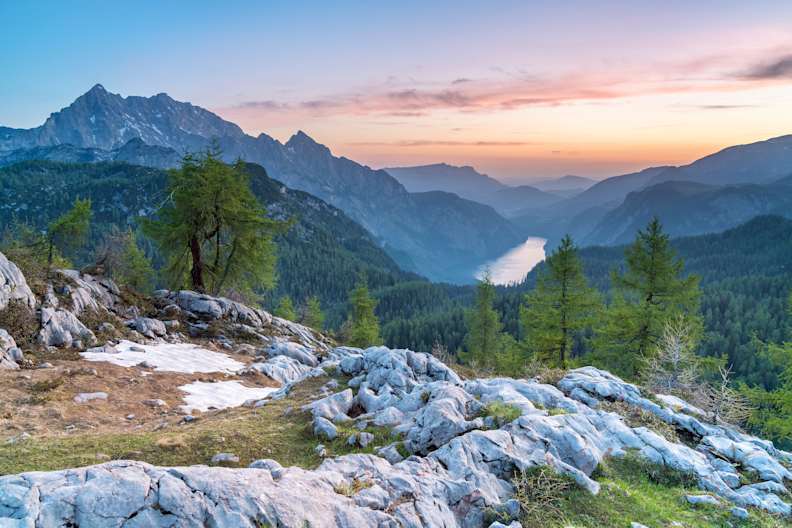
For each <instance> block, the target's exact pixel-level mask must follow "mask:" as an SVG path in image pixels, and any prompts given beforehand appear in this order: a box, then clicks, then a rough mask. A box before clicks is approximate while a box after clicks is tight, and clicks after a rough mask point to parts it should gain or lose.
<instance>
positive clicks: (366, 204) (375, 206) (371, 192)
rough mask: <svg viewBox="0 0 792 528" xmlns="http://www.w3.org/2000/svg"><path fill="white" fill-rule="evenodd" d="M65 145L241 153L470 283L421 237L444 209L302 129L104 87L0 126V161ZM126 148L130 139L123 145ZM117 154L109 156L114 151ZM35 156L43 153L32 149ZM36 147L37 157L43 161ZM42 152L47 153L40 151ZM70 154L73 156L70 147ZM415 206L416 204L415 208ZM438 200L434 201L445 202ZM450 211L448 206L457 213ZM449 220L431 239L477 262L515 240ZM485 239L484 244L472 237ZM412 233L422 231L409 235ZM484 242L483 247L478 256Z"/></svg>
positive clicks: (137, 157) (402, 252) (413, 260)
mask: <svg viewBox="0 0 792 528" xmlns="http://www.w3.org/2000/svg"><path fill="white" fill-rule="evenodd" d="M136 138H139V139H140V140H141V141H142V143H143V144H144V145H148V146H153V147H161V148H163V149H171V150H172V151H173V152H166V151H161V152H158V155H156V156H149V154H150V153H149V152H143V150H144V149H143V148H141V147H140V145H138V147H137V148H130V147H129V142H130V141H131V140H135V139H136ZM67 144H68V145H72V146H73V147H77V148H78V149H90V150H87V151H86V150H84V151H80V153H79V155H81V156H84V157H82V158H79V159H80V160H81V161H84V160H86V159H88V158H90V157H93V158H94V159H92V160H91V161H94V160H96V161H106V160H116V159H127V158H124V157H123V155H121V156H122V157H120V158H119V156H120V154H118V152H121V151H124V150H125V149H126V150H132V151H136V152H128V153H127V154H126V155H127V156H128V159H129V160H130V161H134V162H136V163H144V164H153V165H156V166H167V165H168V164H169V163H171V161H172V160H174V159H176V158H177V157H178V156H180V155H181V154H183V153H185V152H188V151H197V150H200V149H204V148H207V147H208V146H210V145H212V144H216V145H217V146H219V147H220V148H221V149H222V151H223V156H224V158H225V159H226V160H228V161H233V160H236V159H243V160H246V161H249V162H252V163H257V164H259V165H262V166H263V167H265V168H266V169H267V172H268V174H270V175H271V176H272V177H273V178H275V179H277V180H278V181H281V182H283V183H284V184H286V185H287V186H289V187H291V188H293V189H298V190H302V191H306V192H308V193H310V194H313V195H314V196H317V197H319V198H321V199H323V200H325V201H327V202H328V203H330V204H332V205H334V206H336V207H338V208H339V209H341V210H343V211H344V212H345V213H347V215H349V216H350V217H351V218H352V219H353V220H355V221H357V222H358V223H360V224H361V225H362V226H363V227H365V228H366V229H368V230H369V231H370V232H371V233H372V234H373V235H374V236H375V237H376V239H377V241H378V242H379V243H380V245H381V246H382V247H384V248H385V249H386V251H388V252H389V253H390V254H391V255H393V256H394V257H395V258H397V259H399V262H400V264H401V265H402V266H404V267H408V268H410V269H412V270H415V271H420V272H421V273H422V274H425V275H427V276H430V277H432V278H434V279H441V280H459V278H460V277H465V278H466V280H472V276H473V272H474V270H475V267H476V266H471V267H470V268H469V269H465V270H462V269H457V268H456V267H455V266H454V265H453V264H452V263H450V259H449V255H450V254H453V253H454V252H455V249H454V248H448V247H444V246H442V245H440V244H437V243H434V242H431V241H428V238H429V237H427V236H426V235H427V234H428V232H429V231H428V230H429V228H428V225H429V224H432V218H434V217H435V216H437V215H442V214H452V215H453V214H454V213H455V212H454V211H446V210H440V211H425V210H422V209H421V207H419V205H418V204H417V203H416V201H415V200H414V199H413V197H412V196H411V195H410V193H409V192H407V190H406V189H405V188H404V187H403V186H402V185H401V184H400V183H399V182H398V181H397V180H396V179H394V178H393V177H392V176H390V175H389V174H388V173H387V172H385V171H382V170H373V169H371V168H369V167H366V166H364V165H361V164H358V163H356V162H354V161H352V160H349V159H347V158H343V157H336V156H334V155H333V154H332V152H330V150H329V149H328V148H327V147H325V146H324V145H321V144H319V143H317V142H315V141H314V140H313V139H311V138H310V137H308V135H306V134H305V133H303V132H298V133H297V134H295V135H294V136H293V137H292V138H291V139H290V140H289V141H288V142H287V143H285V144H282V143H280V142H279V141H277V140H275V139H273V138H271V137H269V136H267V135H266V134H260V135H259V136H257V137H253V136H249V135H247V134H245V133H244V132H243V131H242V130H241V129H240V128H239V127H238V126H237V125H235V124H233V123H230V122H228V121H224V120H223V119H221V118H220V117H218V116H217V115H215V114H213V113H211V112H209V111H207V110H204V109H202V108H200V107H197V106H194V105H191V104H189V103H183V102H179V101H175V100H174V99H172V98H171V97H169V96H168V95H166V94H158V95H155V96H153V97H136V96H129V97H122V96H120V95H117V94H112V93H110V92H107V91H106V90H105V89H104V88H103V87H102V86H101V85H97V86H95V87H94V88H92V89H91V90H90V91H89V92H87V93H86V94H84V95H82V96H80V97H79V98H78V99H77V100H76V101H75V102H74V103H72V104H71V105H70V106H69V107H67V108H64V109H63V110H61V111H59V112H56V113H54V114H52V115H51V116H50V117H49V118H48V119H47V121H46V122H45V123H44V125H42V126H40V127H38V128H34V129H30V130H19V129H10V128H0V157H3V156H5V157H9V156H11V157H13V159H30V158H31V154H29V153H28V154H26V153H25V152H24V150H30V149H36V148H41V147H45V148H48V149H53V148H55V147H61V146H63V145H67ZM132 146H133V147H134V146H135V144H134V143H133V145H132ZM116 151H118V152H116ZM42 152H43V151H42ZM42 152H40V153H39V155H41V156H44V157H48V156H47V155H45V154H44V153H42ZM49 152H50V153H51V152H52V151H51V150H50V151H49ZM71 155H77V154H75V153H72V154H71ZM50 157H54V158H55V159H70V158H69V157H68V156H66V155H64V154H63V153H60V154H58V155H57V156H56V155H55V154H50ZM423 205H424V206H425V205H426V204H423ZM454 206H455V204H453V203H445V205H444V207H454ZM457 213H458V212H457ZM456 217H457V218H458V219H459V223H457V224H437V223H433V224H432V226H433V227H432V228H433V229H436V230H438V235H439V237H440V238H441V239H455V238H458V237H459V236H461V235H462V234H464V235H465V236H467V237H468V238H469V239H470V240H471V241H473V244H472V245H471V250H470V257H471V258H470V261H477V262H478V263H479V264H480V263H482V262H485V261H487V260H490V259H491V258H494V257H496V256H499V255H500V254H502V253H503V252H505V251H506V250H508V249H510V248H511V247H513V246H514V245H516V244H517V243H519V242H520V238H521V237H520V235H519V234H518V233H517V232H516V230H515V229H514V228H513V226H512V225H511V224H510V223H509V222H507V221H506V220H505V219H502V218H501V219H495V221H497V222H498V223H499V226H500V229H497V230H494V231H492V230H489V229H485V230H480V229H479V220H480V219H477V218H472V217H463V216H462V215H459V214H456ZM485 233H487V236H490V237H491V238H489V239H488V240H486V241H484V240H483V238H482V237H484V236H485ZM416 234H419V235H424V236H416ZM483 248H487V251H489V252H486V253H479V252H478V251H479V250H480V249H483Z"/></svg>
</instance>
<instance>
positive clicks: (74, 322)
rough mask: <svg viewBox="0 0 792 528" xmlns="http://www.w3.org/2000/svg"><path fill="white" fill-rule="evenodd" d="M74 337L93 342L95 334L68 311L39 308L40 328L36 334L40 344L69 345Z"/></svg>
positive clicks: (61, 346) (59, 346) (60, 346)
mask: <svg viewBox="0 0 792 528" xmlns="http://www.w3.org/2000/svg"><path fill="white" fill-rule="evenodd" d="M75 339H82V340H83V341H85V342H87V343H94V342H95V341H96V336H94V334H93V332H91V331H90V330H89V329H88V328H87V327H86V326H85V325H84V324H83V323H82V322H81V321H80V320H79V319H78V318H77V316H76V315H74V313H72V312H70V311H67V310H63V309H53V308H42V309H41V330H39V334H38V340H39V342H40V343H41V344H43V345H45V346H55V347H58V348H63V347H70V346H71V345H72V342H74V340H75Z"/></svg>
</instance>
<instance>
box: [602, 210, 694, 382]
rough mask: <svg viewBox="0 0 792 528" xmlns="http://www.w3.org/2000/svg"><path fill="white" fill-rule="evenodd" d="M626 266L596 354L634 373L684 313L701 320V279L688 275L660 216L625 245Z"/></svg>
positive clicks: (620, 369)
mask: <svg viewBox="0 0 792 528" xmlns="http://www.w3.org/2000/svg"><path fill="white" fill-rule="evenodd" d="M625 261H626V270H625V272H624V273H617V272H614V273H613V274H612V277H611V280H612V283H613V289H614V295H613V301H612V302H611V305H610V306H609V307H608V310H607V312H606V317H605V324H604V325H603V327H601V328H600V329H599V332H598V333H599V335H598V337H597V341H596V344H595V349H594V352H593V354H592V355H591V359H592V360H593V361H594V362H596V363H597V364H599V365H601V366H603V367H605V368H607V369H610V370H611V371H613V372H615V373H617V374H620V375H622V376H626V377H628V378H634V377H635V376H636V375H637V374H638V372H639V370H640V367H641V366H642V365H643V364H644V363H645V362H646V361H647V360H649V359H650V358H651V356H652V354H653V353H654V351H655V349H656V347H657V344H658V343H659V341H660V338H661V335H662V332H663V328H664V327H665V325H666V323H667V322H668V321H670V320H671V319H673V318H675V317H677V316H679V315H684V316H685V317H687V318H689V320H690V321H691V322H692V324H695V325H696V326H698V325H699V324H700V322H699V316H698V309H699V297H700V292H699V288H698V282H699V279H698V277H696V276H693V275H690V276H683V269H684V264H683V262H682V260H681V259H679V258H677V256H676V252H675V251H674V250H673V249H672V247H671V245H670V243H669V237H668V235H666V234H665V233H663V229H662V226H661V225H660V222H659V221H658V220H657V219H656V218H655V219H654V220H652V221H651V222H650V223H649V225H648V226H647V228H646V229H644V230H641V231H639V232H638V234H637V236H636V238H635V242H633V244H632V245H630V246H628V247H627V249H626V250H625Z"/></svg>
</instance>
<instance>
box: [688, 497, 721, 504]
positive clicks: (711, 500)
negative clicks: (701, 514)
mask: <svg viewBox="0 0 792 528" xmlns="http://www.w3.org/2000/svg"><path fill="white" fill-rule="evenodd" d="M685 500H686V501H688V502H689V503H690V504H694V505H700V504H706V505H707V506H718V505H720V501H718V499H716V498H715V497H713V496H712V495H685Z"/></svg>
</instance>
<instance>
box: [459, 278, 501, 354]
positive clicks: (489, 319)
mask: <svg viewBox="0 0 792 528" xmlns="http://www.w3.org/2000/svg"><path fill="white" fill-rule="evenodd" d="M494 305H495V285H494V284H493V283H492V278H491V276H490V274H489V271H487V272H485V274H484V277H482V279H481V280H480V281H479V283H478V286H477V287H476V301H475V305H474V307H473V309H472V310H470V311H469V312H468V314H467V326H468V334H467V337H466V339H465V344H466V345H467V354H466V355H465V359H466V360H467V361H468V362H470V363H476V364H478V365H485V366H490V367H492V366H494V365H495V363H496V360H497V353H498V350H499V348H500V347H499V345H500V344H502V343H501V334H502V330H503V324H502V323H501V320H500V315H499V314H498V312H496V311H495V307H494Z"/></svg>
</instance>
